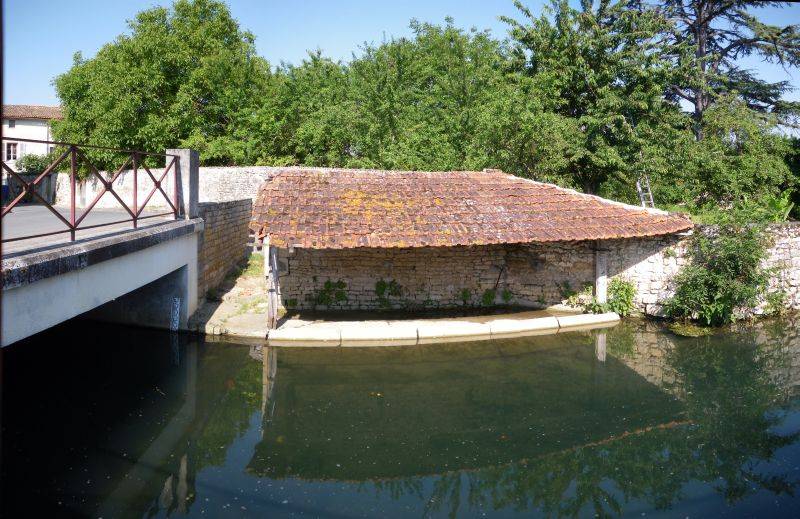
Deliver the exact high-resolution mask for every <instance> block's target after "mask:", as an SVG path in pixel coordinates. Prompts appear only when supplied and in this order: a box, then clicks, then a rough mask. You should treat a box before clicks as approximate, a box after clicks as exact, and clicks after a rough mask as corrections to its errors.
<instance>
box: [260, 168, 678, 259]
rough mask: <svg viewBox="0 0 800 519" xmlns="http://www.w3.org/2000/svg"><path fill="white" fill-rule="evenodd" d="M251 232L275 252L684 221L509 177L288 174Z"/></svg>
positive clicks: (549, 236)
mask: <svg viewBox="0 0 800 519" xmlns="http://www.w3.org/2000/svg"><path fill="white" fill-rule="evenodd" d="M250 227H251V229H253V231H255V232H256V233H257V234H258V235H259V237H261V236H264V235H267V234H268V235H269V236H270V241H271V243H272V244H273V245H274V246H277V247H289V246H292V247H304V248H312V249H346V248H354V247H429V246H450V245H487V244H496V243H526V242H548V241H579V240H595V239H611V238H631V237H636V236H654V235H661V234H670V233H674V232H679V231H685V230H687V229H690V228H691V227H692V223H691V221H690V220H689V219H688V218H686V217H684V216H681V215H677V214H671V213H666V212H664V211H659V210H654V209H643V208H641V207H636V206H631V205H627V204H622V203H619V202H614V201H611V200H606V199H603V198H600V197H596V196H591V195H586V194H583V193H579V192H577V191H573V190H570V189H564V188H560V187H557V186H554V185H552V184H543V183H541V182H534V181H531V180H525V179H522V178H519V177H515V176H512V175H508V174H505V173H503V172H501V171H498V170H487V171H483V172H477V171H440V172H421V171H374V170H352V169H350V170H345V169H321V168H320V169H315V168H285V169H281V170H279V171H278V172H277V173H276V174H275V176H273V177H272V178H271V179H270V180H268V181H267V182H265V183H264V185H262V186H261V189H260V191H259V194H258V197H257V199H256V202H255V206H254V208H253V218H252V221H251V223H250Z"/></svg>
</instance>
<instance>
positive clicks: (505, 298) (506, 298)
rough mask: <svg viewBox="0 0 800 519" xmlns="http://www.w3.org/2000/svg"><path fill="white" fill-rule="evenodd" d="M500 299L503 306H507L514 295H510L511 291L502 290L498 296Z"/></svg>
mask: <svg viewBox="0 0 800 519" xmlns="http://www.w3.org/2000/svg"><path fill="white" fill-rule="evenodd" d="M500 298H501V299H502V300H503V304H506V305H507V304H509V303H510V302H511V300H512V299H513V298H514V294H512V293H511V290H509V289H507V288H504V289H503V292H502V293H501V294H500Z"/></svg>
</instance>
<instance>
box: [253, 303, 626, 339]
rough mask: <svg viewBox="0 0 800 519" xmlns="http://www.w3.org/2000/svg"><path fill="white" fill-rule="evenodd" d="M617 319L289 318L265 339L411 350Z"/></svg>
mask: <svg viewBox="0 0 800 519" xmlns="http://www.w3.org/2000/svg"><path fill="white" fill-rule="evenodd" d="M618 322H619V316H618V315H617V314H615V313H613V312H610V313H605V314H565V313H559V312H551V311H547V310H544V311H530V312H517V313H511V314H500V315H491V316H481V317H456V318H444V319H413V320H391V321H389V320H380V321H378V320H376V321H372V320H370V321H304V320H301V319H289V320H287V321H285V322H283V323H282V324H281V325H280V326H279V327H278V328H277V329H275V330H271V331H270V332H269V335H268V337H267V339H268V342H269V345H270V346H317V347H318V346H332V347H337V346H411V345H416V344H434V343H441V342H467V341H478V340H486V339H500V338H509V337H523V336H526V335H547V334H553V333H558V332H560V331H572V330H582V329H584V330H585V329H592V328H605V327H609V326H614V325H616V324H617V323H618Z"/></svg>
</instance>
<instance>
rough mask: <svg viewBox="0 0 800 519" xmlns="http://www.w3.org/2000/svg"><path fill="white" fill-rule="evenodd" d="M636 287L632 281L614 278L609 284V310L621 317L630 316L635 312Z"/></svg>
mask: <svg viewBox="0 0 800 519" xmlns="http://www.w3.org/2000/svg"><path fill="white" fill-rule="evenodd" d="M635 295H636V287H635V286H634V284H633V283H631V282H630V281H626V280H624V279H620V278H613V279H611V282H610V283H609V284H608V309H609V310H610V311H612V312H616V313H617V314H619V316H620V317H626V316H628V315H630V313H631V312H633V310H634V306H633V298H634V296H635Z"/></svg>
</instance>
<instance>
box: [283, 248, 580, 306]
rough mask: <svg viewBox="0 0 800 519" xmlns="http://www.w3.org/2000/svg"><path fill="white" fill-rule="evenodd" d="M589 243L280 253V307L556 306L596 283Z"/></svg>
mask: <svg viewBox="0 0 800 519" xmlns="http://www.w3.org/2000/svg"><path fill="white" fill-rule="evenodd" d="M593 258H594V253H593V248H592V246H591V245H588V244H585V243H571V244H563V243H558V244H531V245H489V246H472V247H422V248H401V249H398V248H393V249H374V248H365V249H339V250H311V249H296V250H295V251H294V252H293V253H290V252H288V251H287V250H285V249H280V250H279V255H278V263H279V269H280V272H281V275H280V291H281V299H282V302H283V305H284V306H285V307H286V308H289V309H292V308H297V309H314V308H316V309H342V310H355V309H368V310H382V309H383V310H390V309H405V310H421V309H435V308H457V307H460V306H479V305H485V304H487V303H488V302H491V304H501V303H509V304H517V305H522V306H531V307H539V306H547V305H553V304H557V303H560V302H561V300H562V299H563V298H564V290H565V287H566V286H567V285H571V286H576V285H577V288H580V286H581V285H582V284H583V283H591V282H592V281H593V280H594V263H593V261H594V260H593Z"/></svg>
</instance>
